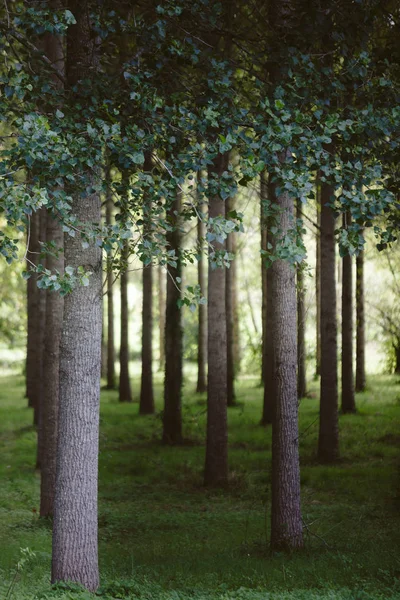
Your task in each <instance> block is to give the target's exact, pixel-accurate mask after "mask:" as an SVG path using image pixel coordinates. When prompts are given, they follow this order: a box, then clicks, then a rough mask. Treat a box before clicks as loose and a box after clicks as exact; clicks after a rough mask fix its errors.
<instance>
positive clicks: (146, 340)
mask: <svg viewBox="0 0 400 600" xmlns="http://www.w3.org/2000/svg"><path fill="white" fill-rule="evenodd" d="M151 169H152V163H151V157H150V156H146V160H145V164H144V170H145V171H146V172H148V171H151ZM151 209H152V202H151V196H150V195H149V194H145V197H144V199H143V223H144V226H143V230H144V231H143V233H144V238H145V239H150V240H151V237H152V232H151ZM139 412H140V414H141V415H151V414H153V413H154V392H153V266H152V264H151V263H150V264H149V265H147V266H145V267H144V269H143V305H142V378H141V384H140V402H139Z"/></svg>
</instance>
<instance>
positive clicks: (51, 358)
mask: <svg viewBox="0 0 400 600" xmlns="http://www.w3.org/2000/svg"><path fill="white" fill-rule="evenodd" d="M60 4H61V3H60V2H59V0H55V1H54V0H53V1H52V2H50V6H51V7H52V8H54V9H56V8H59V7H60ZM44 51H45V54H46V56H47V58H48V59H49V60H51V62H52V64H55V65H56V66H57V68H58V69H59V71H60V72H61V73H64V72H65V65H64V51H63V40H62V38H61V37H60V36H56V35H53V34H51V33H46V34H45V36H44ZM53 84H54V86H55V88H56V89H62V87H63V85H62V82H61V81H60V79H59V78H57V77H55V76H53ZM46 240H47V242H52V243H53V244H54V246H55V247H56V248H57V249H58V251H59V253H51V254H50V253H49V254H48V255H47V260H46V268H47V269H49V270H50V271H52V272H54V271H58V272H59V273H60V274H61V275H62V274H63V272H64V256H63V246H64V234H63V230H62V226H61V224H60V223H59V222H58V221H57V220H56V219H55V218H54V217H53V216H52V215H51V214H50V213H48V214H47V219H46ZM42 293H44V292H42ZM45 294H46V316H45V327H44V349H43V392H42V399H41V408H40V415H39V417H40V430H39V446H40V448H39V456H40V466H41V482H40V516H41V517H49V516H52V515H53V508H54V493H55V481H56V456H57V430H58V405H59V383H60V340H61V327H62V320H63V310H64V300H63V297H62V296H61V295H60V294H58V293H56V292H51V291H46V292H45Z"/></svg>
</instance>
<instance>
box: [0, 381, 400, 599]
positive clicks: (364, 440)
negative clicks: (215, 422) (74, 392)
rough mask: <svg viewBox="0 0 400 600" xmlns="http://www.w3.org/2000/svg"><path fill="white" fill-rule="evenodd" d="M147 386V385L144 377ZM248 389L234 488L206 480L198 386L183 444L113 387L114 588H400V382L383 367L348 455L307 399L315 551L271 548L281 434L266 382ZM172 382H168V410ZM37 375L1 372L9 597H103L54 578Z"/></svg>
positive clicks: (1, 543)
mask: <svg viewBox="0 0 400 600" xmlns="http://www.w3.org/2000/svg"><path fill="white" fill-rule="evenodd" d="M134 383H135V390H136V395H137V381H135V382H134ZM256 384H257V382H256V381H255V380H252V379H243V380H242V381H241V382H240V384H239V386H238V406H237V407H234V408H232V409H229V429H230V434H229V456H230V479H231V481H230V488H229V490H228V491H224V492H215V491H208V490H205V489H204V488H203V487H202V469H203V461H204V428H205V397H204V396H198V395H195V394H194V393H193V381H191V380H188V381H187V382H186V385H185V400H184V421H185V425H184V433H185V438H186V440H187V443H186V444H185V445H184V446H183V447H180V448H169V447H163V446H162V445H161V444H160V442H159V440H160V434H161V417H160V413H158V414H157V415H156V416H155V417H139V416H138V414H137V413H138V405H137V403H133V404H131V405H126V404H123V405H119V404H118V402H117V394H116V393H115V392H103V394H102V413H101V439H100V515H99V527H100V529H99V540H100V566H101V576H102V588H101V589H100V592H99V593H100V594H102V596H103V597H105V598H125V597H126V598H140V599H143V600H153V599H154V600H155V599H160V600H188V599H189V598H193V599H194V600H211V599H214V598H215V599H220V600H229V599H233V600H264V599H265V600H267V599H268V600H272V599H274V600H277V599H282V600H283V599H287V600H289V599H290V600H300V599H304V600H306V599H307V600H308V599H310V600H312V599H319V600H322V599H326V600H328V599H329V600H367V599H374V598H382V599H389V598H390V599H392V598H400V579H399V578H400V555H399V531H400V479H399V477H400V471H399V467H400V452H399V447H400V385H399V383H398V382H397V381H396V379H395V378H393V377H384V376H379V377H378V376H375V377H374V378H371V379H370V381H369V385H370V389H369V390H368V392H365V393H364V394H360V395H358V397H357V404H358V408H359V412H358V414H357V415H351V416H342V417H341V418H340V427H341V454H342V459H341V461H340V463H339V464H337V465H335V466H330V467H327V466H321V465H319V464H318V463H317V461H316V458H315V449H316V440H317V433H318V403H317V399H316V398H314V399H306V400H303V401H302V402H301V409H300V412H301V416H300V431H301V434H300V443H301V463H302V498H303V516H304V524H305V531H306V548H305V550H304V551H303V552H302V553H300V554H297V555H293V556H284V555H281V554H274V555H271V554H270V553H269V551H268V538H269V519H270V513H269V497H270V491H269V470H270V447H271V434H270V431H269V430H268V429H263V428H261V427H260V426H259V424H258V422H259V419H260V414H261V395H262V393H261V389H260V388H258V387H257V385H256ZM161 389H162V388H161V379H160V380H159V381H158V382H157V395H158V399H159V402H158V407H159V408H160V409H161ZM23 392H24V387H23V381H22V378H18V377H16V376H13V377H2V378H0V456H1V457H2V460H1V463H0V476H1V488H0V489H1V493H0V569H1V571H0V574H1V579H2V582H1V583H0V598H7V590H9V586H10V582H11V581H12V578H13V576H14V574H15V570H16V568H17V565H18V562H19V561H20V559H21V556H22V554H21V549H24V548H29V549H30V550H32V551H33V552H34V553H35V556H34V557H32V558H30V559H29V560H27V561H26V562H25V563H23V564H22V565H21V569H20V572H19V573H18V575H17V577H16V580H15V584H14V585H13V587H12V589H11V591H10V593H9V594H8V599H9V598H10V597H11V598H13V599H18V598H21V599H22V598H24V599H25V598H42V599H45V598H48V599H50V598H64V599H67V598H69V599H75V598H76V599H78V598H79V599H80V600H83V599H84V598H90V597H91V596H90V595H89V594H87V593H86V592H80V591H79V590H73V589H72V590H66V589H63V588H62V587H58V588H55V589H52V588H51V587H50V585H49V583H48V581H49V573H50V542H51V529H50V524H49V523H47V522H42V521H41V520H39V518H38V513H37V510H38V504H39V477H38V474H37V473H35V472H34V463H35V431H34V430H33V428H32V426H31V421H32V414H31V412H30V410H29V409H27V408H26V400H24V399H23Z"/></svg>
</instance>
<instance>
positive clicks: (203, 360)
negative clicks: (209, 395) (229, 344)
mask: <svg viewBox="0 0 400 600" xmlns="http://www.w3.org/2000/svg"><path fill="white" fill-rule="evenodd" d="M198 210H199V212H201V215H203V214H204V213H203V209H202V206H199V207H198ZM205 229H206V228H205V224H204V221H203V220H202V219H198V221H197V245H198V255H199V256H198V261H197V279H198V284H199V286H200V292H201V294H202V295H204V294H206V273H205V264H204V248H203V246H204V238H205V234H206V231H205ZM198 315H199V319H198V333H197V339H198V344H197V386H196V392H197V393H199V394H201V393H203V392H205V391H207V381H206V367H207V309H206V305H205V304H200V305H199V307H198Z"/></svg>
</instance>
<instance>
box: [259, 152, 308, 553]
mask: <svg viewBox="0 0 400 600" xmlns="http://www.w3.org/2000/svg"><path fill="white" fill-rule="evenodd" d="M282 159H283V157H282ZM282 159H281V160H282ZM273 196H274V199H275V202H276V205H277V206H278V207H279V209H280V214H279V217H278V219H279V229H280V233H278V235H279V236H282V237H284V236H285V235H287V233H288V232H289V231H290V229H291V228H293V226H294V219H295V206H294V200H293V198H291V197H290V196H289V194H288V193H283V194H281V195H280V196H277V195H276V193H275V190H274V194H273ZM276 242H277V240H274V241H273V245H274V247H275V245H276ZM278 243H279V242H278ZM270 270H271V287H272V302H271V312H270V313H268V314H269V315H271V319H270V332H271V333H270V335H271V337H272V340H273V341H272V346H273V349H272V352H273V357H274V380H275V402H274V411H273V422H272V481H271V484H272V507H271V548H272V549H274V550H293V549H297V548H301V547H302V546H303V523H302V519H301V507H300V462H299V431H298V395H297V375H296V371H297V322H296V278H295V270H294V269H293V267H291V265H290V264H289V263H288V262H287V261H284V260H281V259H278V260H275V261H274V262H273V263H272V266H271V268H270ZM267 285H268V284H267Z"/></svg>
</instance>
